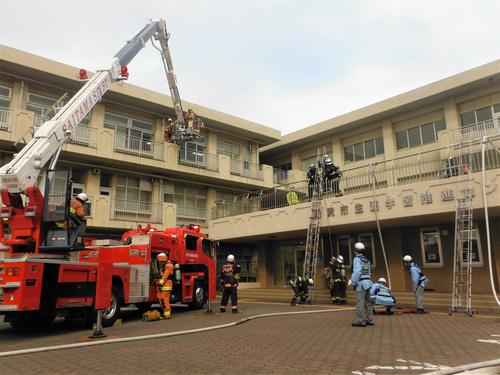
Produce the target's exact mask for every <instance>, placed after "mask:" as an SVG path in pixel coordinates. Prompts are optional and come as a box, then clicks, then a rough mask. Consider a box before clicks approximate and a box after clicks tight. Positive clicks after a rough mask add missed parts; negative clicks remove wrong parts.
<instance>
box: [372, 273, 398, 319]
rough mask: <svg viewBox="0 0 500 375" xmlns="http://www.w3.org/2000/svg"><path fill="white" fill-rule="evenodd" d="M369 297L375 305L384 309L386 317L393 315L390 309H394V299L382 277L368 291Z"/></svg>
mask: <svg viewBox="0 0 500 375" xmlns="http://www.w3.org/2000/svg"><path fill="white" fill-rule="evenodd" d="M370 295H371V297H372V300H373V301H374V304H375V305H379V306H384V307H385V313H386V314H387V315H392V314H393V312H392V311H391V309H392V308H393V307H394V304H395V303H396V299H395V298H394V296H393V295H392V293H391V288H389V284H387V281H386V280H385V279H384V278H383V277H381V278H380V279H378V281H377V282H376V283H375V284H373V286H372V288H371V289H370Z"/></svg>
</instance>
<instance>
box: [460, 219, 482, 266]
mask: <svg viewBox="0 0 500 375" xmlns="http://www.w3.org/2000/svg"><path fill="white" fill-rule="evenodd" d="M463 247H464V248H466V247H467V244H466V242H465V241H464V244H463ZM470 251H471V257H472V262H471V263H472V266H482V265H483V254H482V250H481V239H480V236H479V229H478V228H477V227H476V226H474V227H473V228H472V236H471V248H470ZM464 255H465V256H464V259H463V260H464V261H467V259H466V254H464Z"/></svg>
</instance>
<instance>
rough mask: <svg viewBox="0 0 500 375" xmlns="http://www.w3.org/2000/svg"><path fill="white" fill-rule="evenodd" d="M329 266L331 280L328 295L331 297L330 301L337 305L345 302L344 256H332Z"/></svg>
mask: <svg viewBox="0 0 500 375" xmlns="http://www.w3.org/2000/svg"><path fill="white" fill-rule="evenodd" d="M329 267H330V269H331V272H332V282H331V286H330V296H331V297H332V303H333V304H337V305H345V304H346V293H345V282H346V278H345V265H344V257H343V256H342V255H339V256H338V257H336V258H335V257H332V259H331V260H330V264H329Z"/></svg>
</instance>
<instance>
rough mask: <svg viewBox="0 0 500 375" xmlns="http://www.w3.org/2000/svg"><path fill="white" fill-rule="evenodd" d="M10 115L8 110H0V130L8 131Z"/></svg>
mask: <svg viewBox="0 0 500 375" xmlns="http://www.w3.org/2000/svg"><path fill="white" fill-rule="evenodd" d="M11 113H12V111H11V110H10V109H5V108H0V130H9V128H10V116H11Z"/></svg>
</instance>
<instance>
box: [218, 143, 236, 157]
mask: <svg viewBox="0 0 500 375" xmlns="http://www.w3.org/2000/svg"><path fill="white" fill-rule="evenodd" d="M217 154H219V155H227V156H229V157H230V158H231V159H235V160H240V145H237V144H234V143H230V142H226V141H223V140H221V139H219V140H217Z"/></svg>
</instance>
